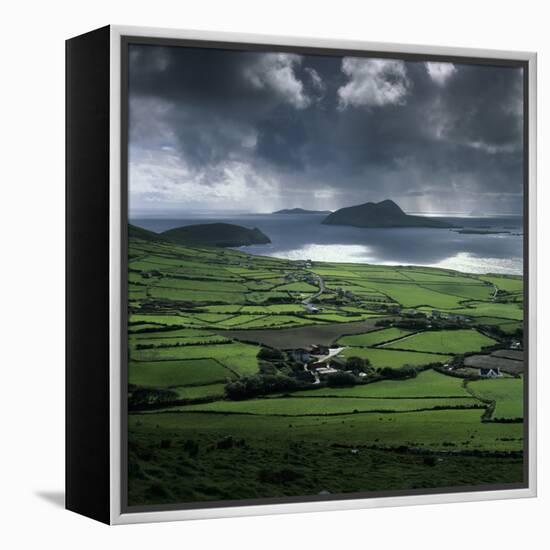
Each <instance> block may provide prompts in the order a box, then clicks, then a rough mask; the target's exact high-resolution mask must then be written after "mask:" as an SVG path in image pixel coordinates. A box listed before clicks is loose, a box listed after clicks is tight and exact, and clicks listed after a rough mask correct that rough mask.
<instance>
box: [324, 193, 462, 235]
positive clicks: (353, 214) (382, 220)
mask: <svg viewBox="0 0 550 550" xmlns="http://www.w3.org/2000/svg"><path fill="white" fill-rule="evenodd" d="M322 223H323V224H325V225H349V226H352V227H440V228H450V227H453V225H452V224H450V223H447V222H444V221H441V220H438V219H434V218H429V217H425V216H411V215H409V214H405V212H403V210H401V208H400V207H399V206H398V205H397V204H396V203H395V202H393V201H392V200H389V199H387V200H384V201H382V202H378V203H374V202H366V203H364V204H359V205H357V206H348V207H346V208H340V210H336V211H335V212H332V213H331V214H329V215H328V216H327V217H326V218H325V219H324V220H323V221H322Z"/></svg>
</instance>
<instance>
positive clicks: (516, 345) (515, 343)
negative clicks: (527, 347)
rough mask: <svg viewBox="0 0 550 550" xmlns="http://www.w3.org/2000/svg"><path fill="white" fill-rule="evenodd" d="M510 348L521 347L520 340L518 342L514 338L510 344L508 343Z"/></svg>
mask: <svg viewBox="0 0 550 550" xmlns="http://www.w3.org/2000/svg"><path fill="white" fill-rule="evenodd" d="M510 349H517V350H519V349H521V342H518V341H516V340H514V341H513V342H512V343H511V344H510Z"/></svg>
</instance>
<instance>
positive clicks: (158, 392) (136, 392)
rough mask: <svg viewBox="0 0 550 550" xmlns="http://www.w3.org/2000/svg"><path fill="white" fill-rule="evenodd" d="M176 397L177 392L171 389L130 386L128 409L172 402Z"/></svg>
mask: <svg viewBox="0 0 550 550" xmlns="http://www.w3.org/2000/svg"><path fill="white" fill-rule="evenodd" d="M177 399H178V394H177V393H176V392H175V391H172V390H167V389H162V388H137V387H130V391H129V393H128V409H130V410H138V409H146V408H149V407H154V406H158V405H161V404H167V403H172V402H173V401H176V400H177Z"/></svg>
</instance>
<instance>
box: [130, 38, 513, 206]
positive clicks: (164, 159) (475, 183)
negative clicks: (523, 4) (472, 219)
mask: <svg viewBox="0 0 550 550" xmlns="http://www.w3.org/2000/svg"><path fill="white" fill-rule="evenodd" d="M522 123H523V120H522V75H521V71H520V70H519V69H514V68H505V67H490V66H479V65H478V66H475V65H451V64H439V63H432V64H426V63H423V62H402V61H399V60H376V59H353V58H351V59H350V58H345V59H342V58H337V57H320V56H298V55H293V54H277V53H262V52H251V51H247V52H243V51H227V50H225V51H224V50H217V49H198V48H175V47H158V46H131V51H130V162H131V165H130V184H131V185H130V187H131V189H130V191H131V195H133V196H134V197H136V199H135V201H134V204H136V205H138V206H141V207H144V206H145V202H141V199H140V197H141V198H143V199H144V200H145V197H146V198H147V201H148V204H155V200H153V201H151V199H152V198H153V199H156V200H157V204H160V205H165V204H166V203H167V202H169V201H173V202H177V201H178V200H180V201H182V202H183V203H185V199H186V197H187V196H188V195H189V194H190V193H193V195H194V196H193V200H194V201H195V202H196V204H197V205H198V206H200V204H203V205H204V206H205V207H212V208H221V207H223V206H225V207H228V208H234V207H237V206H238V205H240V206H241V207H242V208H243V209H255V210H258V209H263V210H270V209H272V208H276V207H279V206H289V207H290V206H306V207H307V206H314V207H323V208H337V207H340V206H344V205H347V204H353V203H357V202H362V201H366V200H381V199H383V198H386V197H391V198H393V199H394V200H396V201H397V202H399V203H400V204H402V205H403V206H404V207H405V208H406V209H419V208H420V209H438V210H447V211H453V210H454V211H456V210H457V209H458V210H462V211H468V210H470V209H473V208H474V207H475V208H476V209H480V208H485V209H486V210H487V211H488V212H495V211H503V210H505V211H510V210H515V211H517V210H519V208H520V204H521V189H522V170H523V165H522ZM199 195H200V196H199ZM201 201H202V203H201Z"/></svg>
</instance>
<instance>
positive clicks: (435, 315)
mask: <svg viewBox="0 0 550 550" xmlns="http://www.w3.org/2000/svg"><path fill="white" fill-rule="evenodd" d="M432 317H433V318H434V319H439V318H441V311H439V310H438V309H432Z"/></svg>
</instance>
